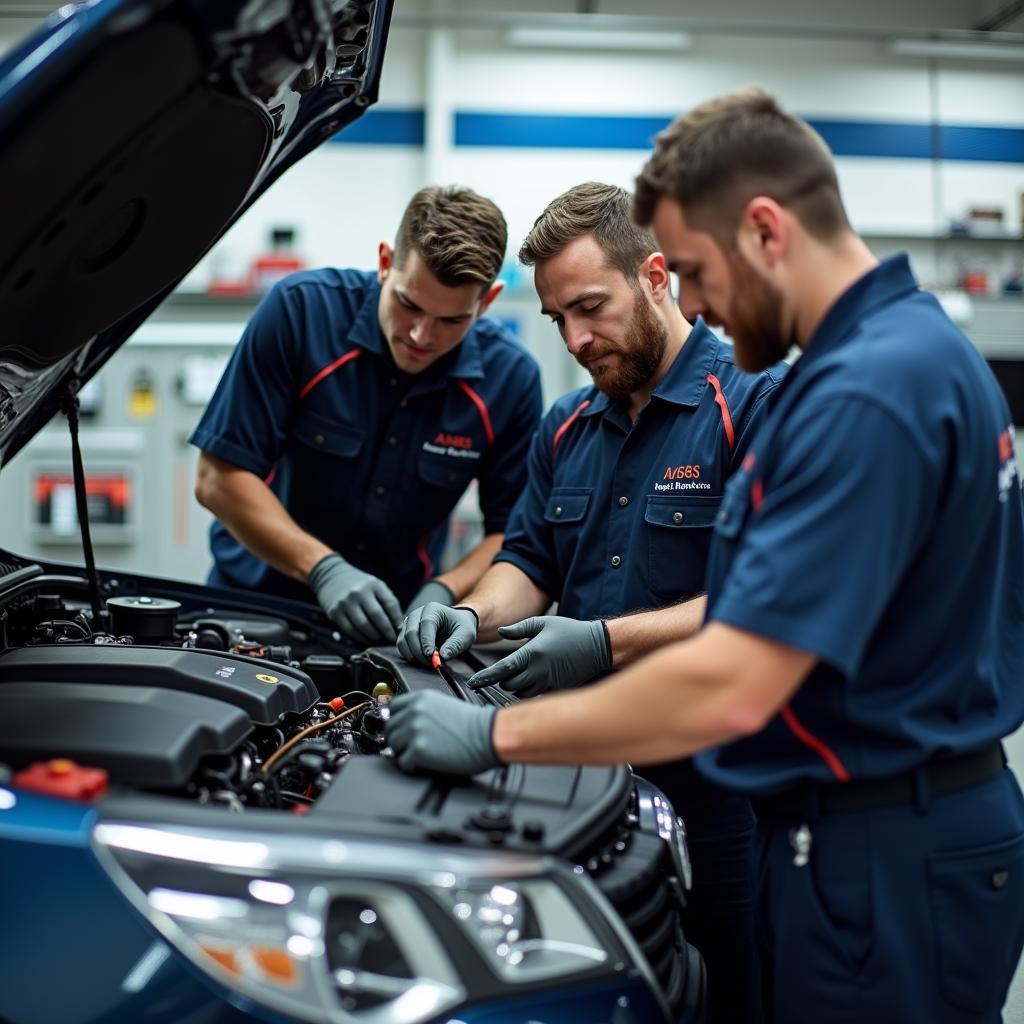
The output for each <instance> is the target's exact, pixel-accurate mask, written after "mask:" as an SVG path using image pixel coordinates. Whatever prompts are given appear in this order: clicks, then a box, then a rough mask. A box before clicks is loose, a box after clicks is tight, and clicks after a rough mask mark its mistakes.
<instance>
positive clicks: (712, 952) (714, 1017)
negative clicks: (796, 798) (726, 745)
mask: <svg viewBox="0 0 1024 1024" xmlns="http://www.w3.org/2000/svg"><path fill="white" fill-rule="evenodd" d="M637 774H638V775H641V776H642V777H643V778H645V779H649V780H650V781H651V782H653V783H654V785H656V786H657V787H658V788H659V789H660V790H662V792H663V793H664V794H665V795H666V796H667V797H668V798H669V800H670V801H671V802H672V806H673V807H674V808H675V810H676V813H677V814H678V815H679V816H680V817H681V818H682V819H683V822H684V824H685V826H686V839H687V845H688V847H689V850H690V861H691V863H692V865H693V889H692V890H691V891H690V892H688V893H687V894H686V899H687V907H686V912H685V913H684V914H683V929H684V931H685V933H686V941H687V942H689V943H690V944H691V945H693V946H696V947H697V949H698V950H699V951H700V954H701V956H702V957H703V958H704V964H705V966H706V967H707V972H708V1016H707V1024H760V1022H761V1021H762V1020H763V1015H762V1010H761V983H760V975H759V971H758V961H757V945H756V941H755V935H754V884H753V837H754V816H753V814H752V813H751V810H750V802H749V801H748V800H747V799H746V797H742V796H737V795H736V794H734V793H729V792H726V791H725V790H723V789H720V788H719V787H717V786H715V785H714V784H712V783H710V782H708V781H707V779H705V778H703V777H702V776H700V775H699V774H698V773H697V771H696V769H695V768H694V767H693V762H692V761H690V760H685V761H675V762H672V763H670V764H659V765H644V766H642V767H639V768H638V769H637Z"/></svg>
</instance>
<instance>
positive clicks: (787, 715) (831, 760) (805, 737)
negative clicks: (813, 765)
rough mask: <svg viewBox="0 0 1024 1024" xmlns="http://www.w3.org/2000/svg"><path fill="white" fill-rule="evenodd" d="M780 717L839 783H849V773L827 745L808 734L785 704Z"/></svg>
mask: <svg viewBox="0 0 1024 1024" xmlns="http://www.w3.org/2000/svg"><path fill="white" fill-rule="evenodd" d="M779 714H781V715H782V720H783V721H784V722H785V723H786V725H787V726H788V727H789V731H790V732H791V733H792V734H793V735H794V736H795V737H796V738H797V739H798V740H799V741H800V742H801V743H803V744H806V745H807V746H808V747H810V748H811V750H813V751H814V752H815V753H816V754H817V755H818V756H819V757H820V758H821V759H822V760H823V761H824V762H825V764H827V765H828V766H829V768H830V769H831V770H832V774H833V775H834V776H835V777H836V778H837V779H838V780H839V781H840V782H849V781H850V773H849V772H848V771H847V770H846V766H845V765H844V764H843V762H842V761H840V760H839V758H838V757H836V755H835V754H834V753H833V751H832V750H831V748H830V747H829V746H828V744H826V743H824V742H823V741H822V740H819V739H818V737H817V736H815V735H814V734H813V733H811V732H808V731H807V729H805V728H804V726H803V725H802V724H801V723H800V720H799V719H798V718H797V717H796V715H795V714H793V709H792V708H791V707H790V706H789V705H788V704H787V705H786V706H785V707H784V708H783V709H782V711H780V712H779Z"/></svg>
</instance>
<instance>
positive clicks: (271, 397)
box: [189, 286, 300, 477]
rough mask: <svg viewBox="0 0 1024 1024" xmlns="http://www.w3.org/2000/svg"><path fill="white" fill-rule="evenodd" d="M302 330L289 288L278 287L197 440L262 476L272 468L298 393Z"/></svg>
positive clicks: (238, 350) (244, 341)
mask: <svg viewBox="0 0 1024 1024" xmlns="http://www.w3.org/2000/svg"><path fill="white" fill-rule="evenodd" d="M298 334H299V332H298V331H297V329H296V326H295V322H294V318H293V315H292V311H291V310H289V308H288V302H287V295H286V292H285V290H284V288H283V287H281V286H278V287H276V288H274V289H272V290H271V291H270V292H269V293H268V294H267V296H266V297H265V298H264V299H263V301H262V302H261V303H260V305H259V307H258V308H257V310H256V312H255V313H254V314H253V316H252V319H251V320H250V321H249V324H248V325H247V327H246V329H245V333H244V334H243V335H242V338H241V340H240V341H239V342H238V345H237V346H236V347H235V350H234V352H233V353H232V355H231V359H230V360H229V362H228V365H227V367H226V369H225V370H224V374H223V376H222V377H221V380H220V383H219V384H218V385H217V389H216V391H215V392H214V395H213V398H212V399H211V400H210V404H209V405H208V406H207V408H206V411H205V412H204V413H203V416H202V419H201V420H200V421H199V425H198V426H197V427H196V429H195V431H194V432H193V434H192V436H191V438H190V439H189V440H190V441H191V443H192V444H194V445H195V446H196V447H197V448H201V449H202V450H203V451H204V452H208V453H210V454H211V455H216V456H217V457H219V458H222V459H224V460H225V461H227V462H230V463H232V464H233V465H236V466H239V467H241V468H242V469H247V470H249V471H250V472H252V473H255V474H256V475H257V476H260V477H265V476H266V475H267V474H268V473H269V472H270V470H271V469H272V468H273V466H274V463H275V462H276V461H277V458H278V455H279V454H280V451H281V448H282V445H283V443H284V438H285V433H286V427H287V424H288V422H289V419H290V416H291V409H292V406H293V404H294V402H295V398H296V390H297V389H296V377H295V374H296V371H297V368H298V365H299V363H300V360H299V357H298V352H297V346H298V344H299V341H300V339H299V337H298Z"/></svg>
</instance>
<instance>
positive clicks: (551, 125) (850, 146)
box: [455, 111, 1024, 163]
mask: <svg viewBox="0 0 1024 1024" xmlns="http://www.w3.org/2000/svg"><path fill="white" fill-rule="evenodd" d="M670 120H671V118H668V117H630V116H602V115H567V114H496V113H482V112H468V111H460V112H457V113H456V114H455V145H456V146H487V147H501V148H512V149H624V150H633V149H641V150H642V149H650V147H651V143H652V140H653V139H654V136H655V135H656V134H657V133H658V132H659V131H661V129H662V128H664V127H665V126H666V125H667V124H668V123H669V121H670ZM810 123H811V124H812V125H813V126H814V127H815V128H816V129H817V131H819V132H820V133H821V135H822V137H823V138H824V139H825V141H826V142H827V143H828V145H829V148H830V149H831V150H832V152H833V153H835V155H836V156H862V157H890V158H894V157H895V158H902V159H910V160H930V159H931V158H932V155H933V145H935V144H936V142H937V144H938V146H939V154H938V155H939V156H940V158H941V159H944V160H977V161H991V162H999V163H1024V128H983V127H979V126H974V125H943V126H941V127H940V129H939V131H938V132H937V133H933V128H932V125H930V124H927V123H921V122H917V123H899V122H883V121H845V120H843V121H840V120H820V119H814V118H812V119H810Z"/></svg>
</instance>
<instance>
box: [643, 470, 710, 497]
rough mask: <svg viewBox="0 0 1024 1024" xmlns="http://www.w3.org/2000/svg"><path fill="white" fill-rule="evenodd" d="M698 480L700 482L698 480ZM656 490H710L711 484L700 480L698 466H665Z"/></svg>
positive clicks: (655, 487)
mask: <svg viewBox="0 0 1024 1024" xmlns="http://www.w3.org/2000/svg"><path fill="white" fill-rule="evenodd" d="M698 481H700V482H698ZM654 489H655V490H656V491H710V490H711V484H707V483H704V482H703V481H701V480H700V466H699V465H689V466H666V467H665V471H664V472H663V473H662V474H661V483H655V485H654Z"/></svg>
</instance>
